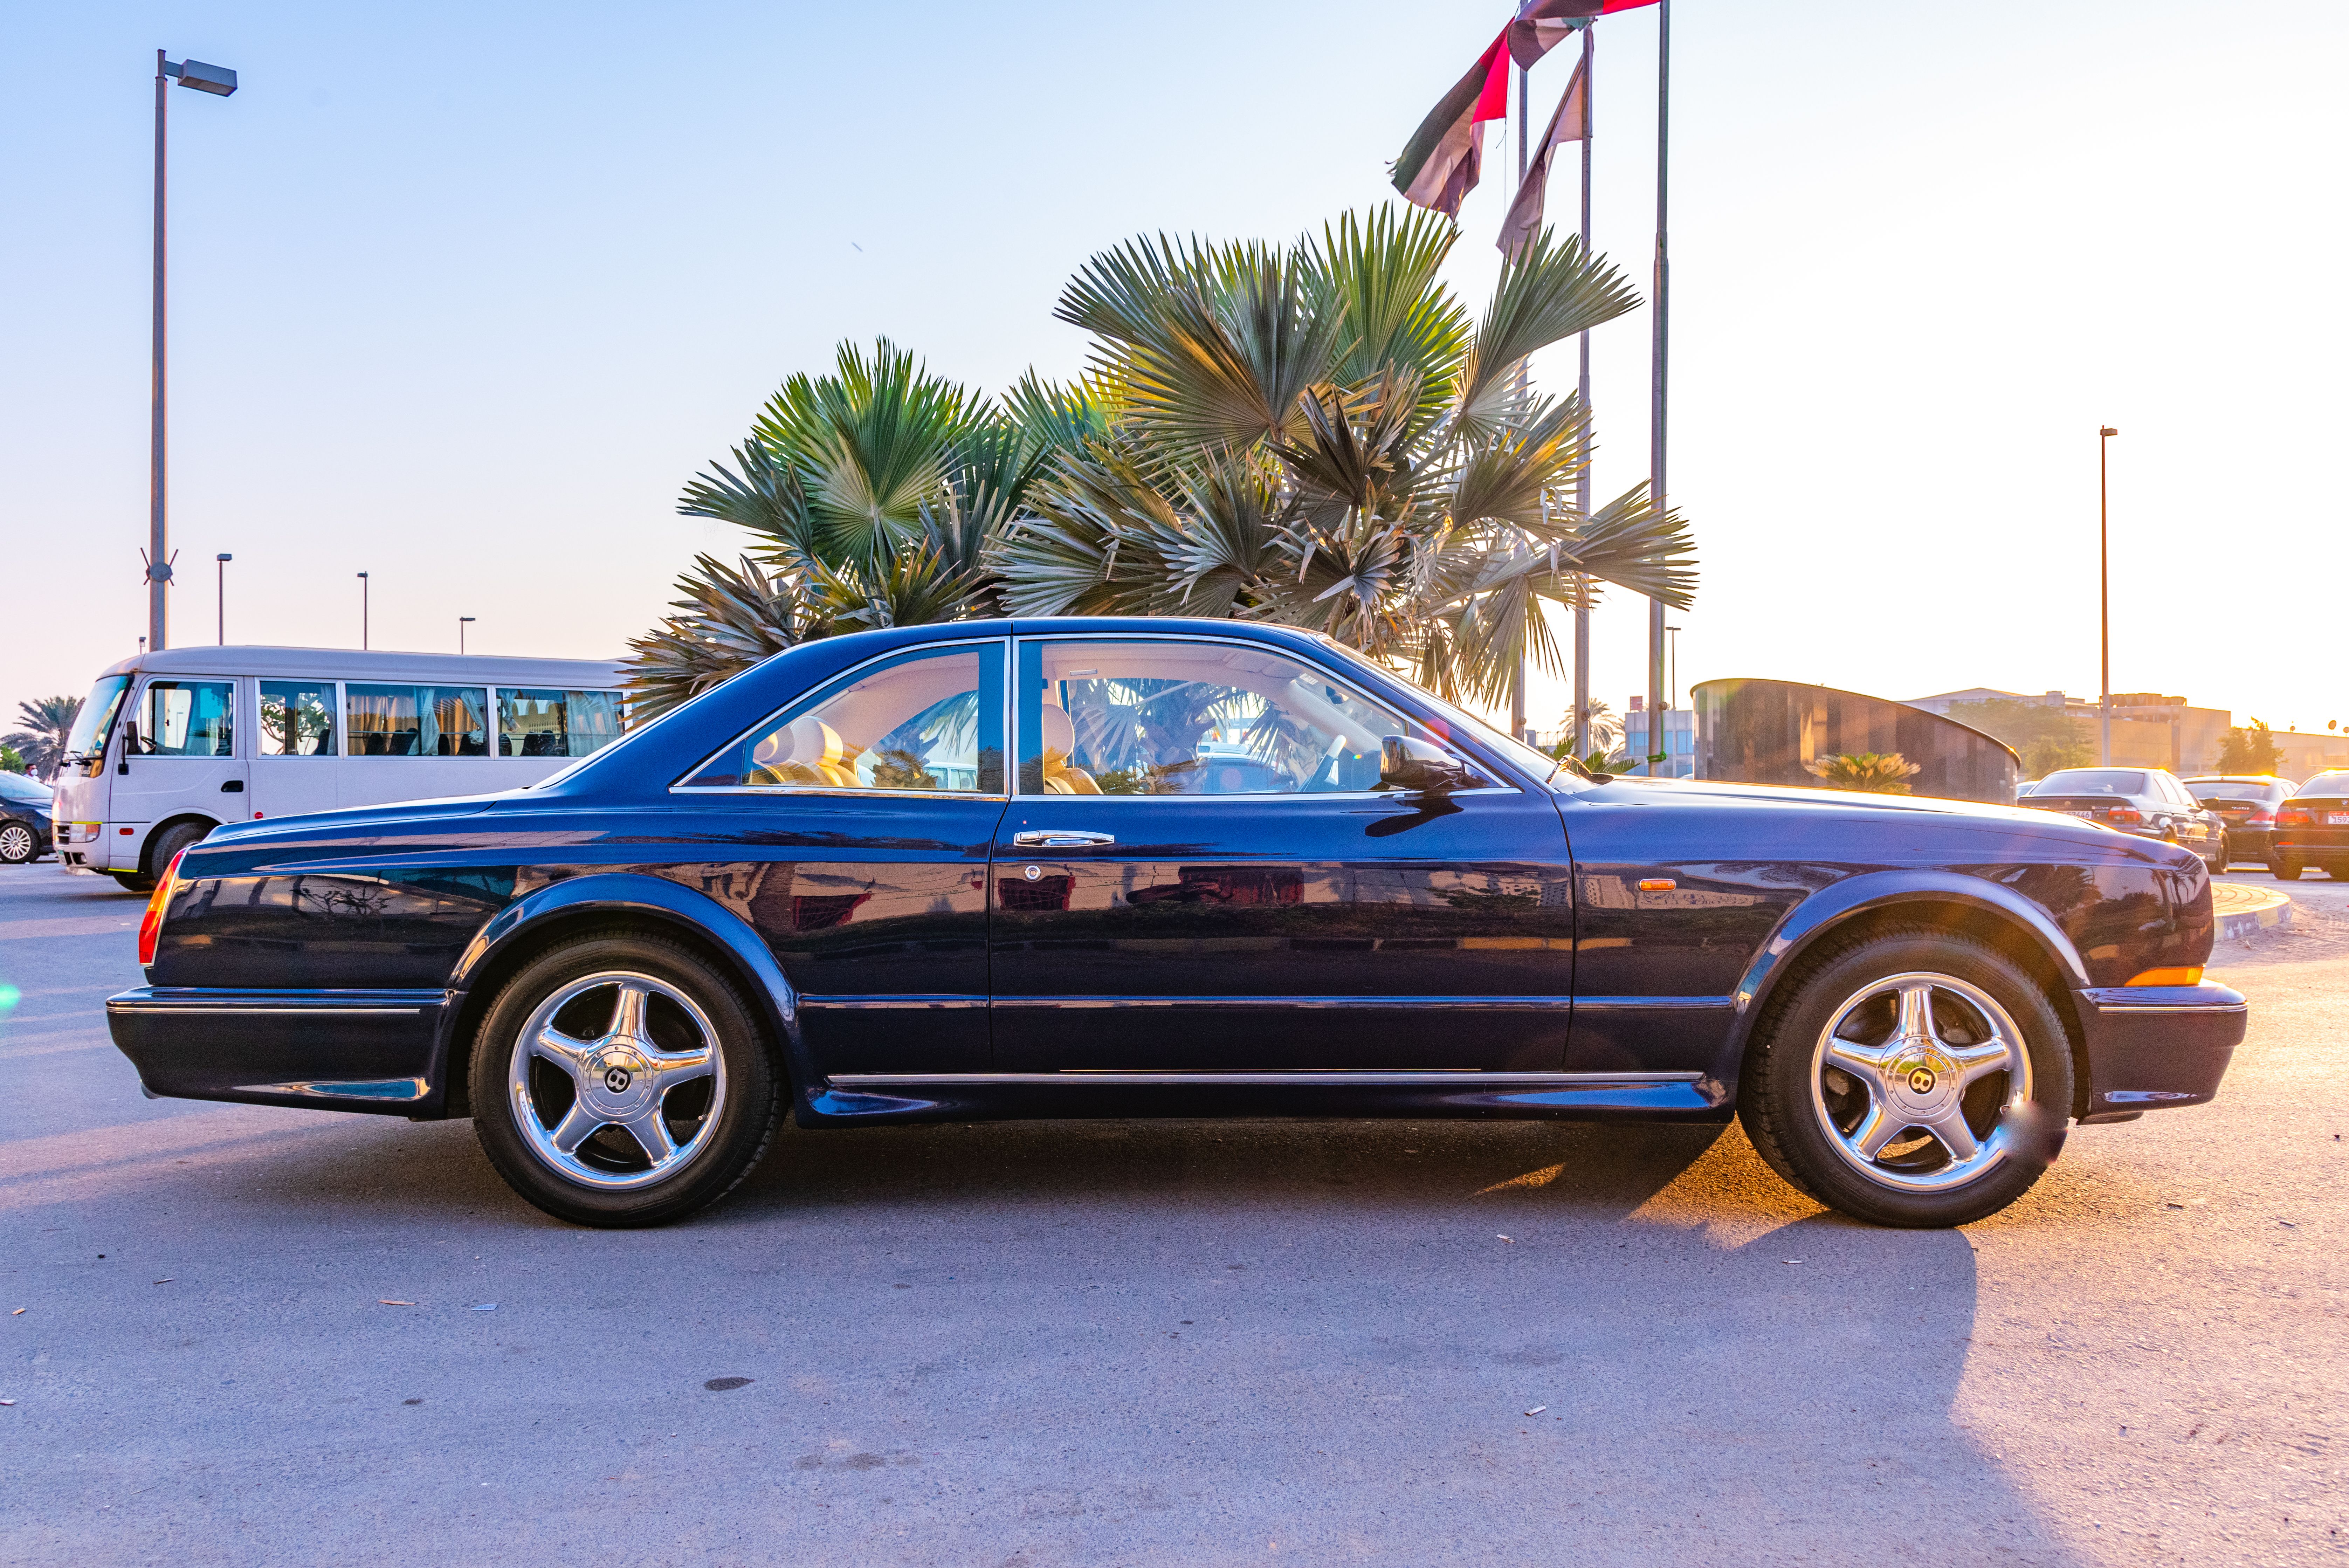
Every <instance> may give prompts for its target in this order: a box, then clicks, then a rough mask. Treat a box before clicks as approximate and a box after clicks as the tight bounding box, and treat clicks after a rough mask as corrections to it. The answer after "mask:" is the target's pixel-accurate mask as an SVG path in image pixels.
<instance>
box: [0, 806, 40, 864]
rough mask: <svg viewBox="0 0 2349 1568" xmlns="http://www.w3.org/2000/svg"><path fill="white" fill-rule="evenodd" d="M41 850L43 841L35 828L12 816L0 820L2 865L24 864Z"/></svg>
mask: <svg viewBox="0 0 2349 1568" xmlns="http://www.w3.org/2000/svg"><path fill="white" fill-rule="evenodd" d="M40 852H41V841H40V840H39V839H38V838H36V837H35V836H33V830H32V829H31V828H29V827H27V826H25V825H24V824H23V823H21V822H18V821H17V820H16V818H14V817H10V818H9V819H8V820H7V821H5V822H0V866H22V865H23V864H24V863H25V862H26V861H27V860H30V859H31V858H32V857H34V856H36V855H38V854H39V853H40Z"/></svg>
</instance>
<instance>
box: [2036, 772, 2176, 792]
mask: <svg viewBox="0 0 2349 1568" xmlns="http://www.w3.org/2000/svg"><path fill="white" fill-rule="evenodd" d="M2031 793H2032V794H2151V793H2152V789H2151V786H2150V785H2148V784H2147V783H2146V776H2145V774H2142V773H2140V772H2139V771H2138V770H2137V769H2135V768H2067V769H2065V770H2064V772H2062V773H2060V774H2048V775H2047V776H2046V777H2045V778H2044V779H2042V780H2040V781H2039V787H2038V788H2037V789H2034V790H2033V791H2032V792H2031Z"/></svg>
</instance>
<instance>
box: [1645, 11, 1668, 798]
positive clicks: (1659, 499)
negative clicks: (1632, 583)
mask: <svg viewBox="0 0 2349 1568" xmlns="http://www.w3.org/2000/svg"><path fill="white" fill-rule="evenodd" d="M1671 81H1672V0H1659V4H1658V5H1657V6H1656V314H1655V318H1654V334H1655V336H1654V342H1653V348H1652V356H1653V358H1652V360H1651V364H1650V367H1649V376H1650V392H1649V397H1650V404H1649V425H1648V497H1649V500H1650V502H1651V504H1653V505H1654V506H1655V508H1656V510H1657V512H1658V514H1661V513H1662V511H1663V509H1664V430H1665V419H1664V413H1665V403H1664V371H1665V348H1666V344H1667V339H1668V335H1669V331H1670V327H1671V296H1670V292H1669V290H1670V286H1671V270H1670V264H1669V263H1668V261H1667V260H1666V251H1665V245H1664V218H1665V213H1666V203H1665V192H1666V190H1667V184H1666V178H1665V177H1666V174H1667V173H1668V171H1669V167H1670V161H1671V144H1672V130H1671V127H1672V119H1671ZM1663 698H1664V603H1663V601H1662V600H1661V599H1650V600H1649V601H1648V772H1649V773H1650V774H1654V773H1655V771H1656V764H1657V763H1660V762H1664V761H1666V760H1667V757H1668V755H1669V744H1670V732H1668V731H1667V730H1666V729H1665V728H1664V715H1663V711H1662V704H1663Z"/></svg>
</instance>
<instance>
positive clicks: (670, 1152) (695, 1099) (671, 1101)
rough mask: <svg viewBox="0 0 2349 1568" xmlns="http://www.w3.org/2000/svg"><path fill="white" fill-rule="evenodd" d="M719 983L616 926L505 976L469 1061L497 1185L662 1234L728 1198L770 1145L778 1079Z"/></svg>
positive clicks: (477, 1127)
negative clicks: (500, 1181) (501, 1181)
mask: <svg viewBox="0 0 2349 1568" xmlns="http://www.w3.org/2000/svg"><path fill="white" fill-rule="evenodd" d="M756 1017H757V1015H756V1013H755V1012H753V1010H752V1008H751V1006H750V1002H749V1001H748V1000H747V999H746V998H745V997H744V996H743V995H742V993H741V992H740V990H739V989H738V988H737V987H736V985H735V984H734V982H733V981H732V980H731V979H730V977H728V976H727V975H726V974H724V973H722V972H721V971H719V970H718V969H717V968H716V967H715V966H713V965H712V964H710V963H709V961H706V960H704V959H703V958H702V957H700V956H699V955H698V954H697V953H695V952H694V951H692V950H690V949H688V948H687V947H685V946H684V945H682V944H680V943H678V942H675V941H671V940H668V939H667V938H664V937H657V936H651V935H645V934H640V933H636V932H631V931H626V930H608V931H596V932H591V933H588V934H586V935H585V936H580V937H575V938H573V939H572V940H568V941H564V942H562V943H559V944H557V945H556V946H554V947H553V948H550V949H548V950H546V951H545V952H543V953H541V954H540V955H539V956H538V957H537V958H535V959H533V961H531V962H529V963H528V964H526V965H525V966H523V969H522V970H521V971H520V972H518V973H516V974H515V975H514V976H513V978H512V979H511V980H510V981H507V982H506V984H505V986H504V988H503V989H502V990H501V991H500V992H498V995H497V999H496V1000H495V1001H494V1002H492V1003H491V1005H490V1010H489V1012H488V1015H487V1016H486V1017H485V1018H484V1019H483V1020H482V1023H481V1035H480V1039H479V1043H478V1044H477V1045H476V1046H475V1048H474V1051H473V1062H472V1074H471V1091H472V1104H473V1125H474V1131H475V1133H476V1135H477V1136H478V1137H480V1138H481V1148H482V1150H483V1152H485V1153H486V1154H488V1156H489V1157H490V1163H491V1164H492V1165H494V1166H496V1167H497V1168H498V1174H499V1175H501V1176H502V1177H504V1178H505V1179H506V1182H507V1184H508V1185H509V1186H511V1187H512V1188H513V1189H514V1190H515V1191H516V1192H518V1193H520V1194H521V1195H522V1196H523V1198H524V1199H528V1200H529V1201H530V1202H532V1203H533V1204H535V1205H536V1206H537V1207H539V1208H540V1209H543V1210H545V1211H546V1212H547V1213H549V1214H552V1215H554V1217H555V1218H557V1219H559V1220H570V1221H571V1222H572V1223H574V1224H576V1225H595V1226H605V1227H626V1226H643V1225H660V1224H666V1223H667V1222H668V1221H669V1220H677V1219H680V1218H682V1217H683V1216H685V1215H687V1214H690V1213H692V1212H693V1211H694V1210H698V1209H700V1208H702V1207H704V1206H705V1205H707V1204H709V1203H713V1202H715V1201H717V1200H718V1199H719V1198H721V1197H723V1196H724V1195H725V1194H726V1193H727V1192H729V1191H730V1190H732V1189H733V1188H734V1187H735V1185H736V1184H737V1183H739V1182H740V1180H741V1179H743V1178H744V1177H745V1176H748V1175H749V1174H750V1170H751V1168H752V1167H754V1166H755V1165H757V1164H758V1162H759V1158H760V1157H761V1155H762V1154H764V1153H765V1152H766V1148H767V1143H768V1140H769V1139H770V1138H771V1137H773V1136H774V1130H775V1122H776V1117H777V1114H778V1108H779V1106H780V1103H781V1093H780V1088H781V1073H780V1072H779V1071H778V1069H777V1066H776V1064H775V1061H774V1057H773V1055H772V1054H771V1052H770V1051H769V1050H768V1048H767V1043H766V1041H765V1039H764V1037H763V1034H762V1033H761V1029H760V1027H759V1025H758V1023H756Z"/></svg>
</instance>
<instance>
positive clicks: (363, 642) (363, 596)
mask: <svg viewBox="0 0 2349 1568" xmlns="http://www.w3.org/2000/svg"><path fill="white" fill-rule="evenodd" d="M371 586H372V585H370V584H369V583H368V582H367V574H366V573H365V572H361V573H360V574H359V648H360V650H361V651H363V652H364V651H365V650H366V649H367V589H368V587H371Z"/></svg>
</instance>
